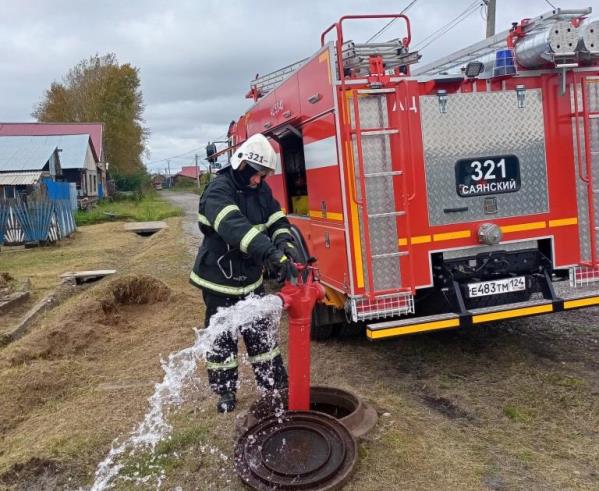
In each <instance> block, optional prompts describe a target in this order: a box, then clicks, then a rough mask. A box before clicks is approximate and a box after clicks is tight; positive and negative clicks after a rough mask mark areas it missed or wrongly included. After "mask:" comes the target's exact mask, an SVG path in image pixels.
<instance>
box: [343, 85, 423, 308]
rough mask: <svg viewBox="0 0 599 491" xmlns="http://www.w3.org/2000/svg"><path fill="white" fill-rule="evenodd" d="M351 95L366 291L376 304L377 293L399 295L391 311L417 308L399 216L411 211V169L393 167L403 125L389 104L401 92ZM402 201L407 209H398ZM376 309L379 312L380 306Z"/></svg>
mask: <svg viewBox="0 0 599 491" xmlns="http://www.w3.org/2000/svg"><path fill="white" fill-rule="evenodd" d="M349 94H351V96H349ZM350 98H351V99H352V101H351V102H349V100H348V104H351V106H352V107H353V111H349V112H350V135H351V140H352V144H353V155H354V162H353V175H354V178H353V181H354V182H353V189H354V193H353V196H352V199H353V200H354V202H355V203H356V204H357V206H358V210H359V214H360V216H359V222H360V240H361V249H362V252H363V273H364V277H365V291H366V296H367V298H368V300H369V301H370V302H371V305H375V304H373V303H372V301H373V300H374V295H375V292H376V295H377V298H378V297H379V296H381V295H382V296H385V295H386V294H387V295H390V296H393V297H394V298H395V299H396V302H395V304H394V306H393V308H392V309H391V310H394V312H393V313H392V314H387V312H385V313H386V314H387V315H398V314H403V313H407V312H413V308H414V305H413V297H412V286H411V284H410V285H405V284H403V285H402V279H401V278H402V275H401V274H400V273H401V271H400V258H401V257H402V256H406V255H408V254H409V249H408V250H399V247H398V220H397V219H398V217H402V216H406V214H407V199H408V197H407V194H406V186H405V172H404V170H403V169H402V168H400V169H397V166H396V168H395V169H394V168H393V167H392V162H393V160H392V154H391V149H392V137H393V135H396V134H398V133H399V130H398V129H397V128H391V127H390V124H389V111H388V104H392V105H394V106H395V107H396V105H397V104H398V101H397V92H396V89H395V88H376V89H375V88H368V89H357V90H353V91H351V92H348V99H350ZM398 195H399V196H400V197H401V199H399V200H398V199H397V196H398ZM398 201H399V202H400V203H401V204H400V205H399V206H401V207H403V208H402V209H398V206H397V204H396V203H397V202H398ZM406 221H407V216H406ZM408 273H410V272H408ZM405 276H406V277H408V278H410V279H409V281H410V283H411V282H412V281H413V279H412V275H411V274H408V275H405ZM372 310H373V312H371V313H372V314H373V316H374V314H376V312H374V311H375V310H376V305H375V308H373V309H372ZM381 310H383V309H382V308H381ZM362 317H363V318H365V317H366V314H365V315H363V316H362Z"/></svg>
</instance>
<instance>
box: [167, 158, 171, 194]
mask: <svg viewBox="0 0 599 491" xmlns="http://www.w3.org/2000/svg"><path fill="white" fill-rule="evenodd" d="M166 165H167V168H168V187H169V188H170V187H172V186H171V185H172V183H171V161H170V160H167V161H166Z"/></svg>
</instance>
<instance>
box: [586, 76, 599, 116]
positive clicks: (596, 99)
mask: <svg viewBox="0 0 599 491" xmlns="http://www.w3.org/2000/svg"><path fill="white" fill-rule="evenodd" d="M586 86H587V102H588V108H589V111H591V112H597V111H599V78H597V77H587V78H586Z"/></svg>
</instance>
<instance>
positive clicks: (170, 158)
mask: <svg viewBox="0 0 599 491" xmlns="http://www.w3.org/2000/svg"><path fill="white" fill-rule="evenodd" d="M226 137H227V135H226V134H225V135H222V136H219V137H218V138H214V140H223V139H224V138H226ZM203 148H204V146H201V147H197V148H193V149H191V150H188V151H187V152H183V153H180V154H178V155H171V156H170V157H164V158H163V159H158V160H152V161H151V162H146V163H145V165H146V166H149V165H155V164H159V163H160V162H166V161H167V160H173V159H178V158H184V157H185V158H187V156H189V154H193V153H195V152H197V151H198V150H202V149H203Z"/></svg>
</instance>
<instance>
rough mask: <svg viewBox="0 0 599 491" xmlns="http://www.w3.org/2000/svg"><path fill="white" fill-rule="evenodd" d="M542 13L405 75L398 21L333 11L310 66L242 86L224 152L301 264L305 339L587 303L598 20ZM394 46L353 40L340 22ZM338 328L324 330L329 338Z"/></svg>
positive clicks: (597, 189) (598, 153)
mask: <svg viewBox="0 0 599 491" xmlns="http://www.w3.org/2000/svg"><path fill="white" fill-rule="evenodd" d="M590 12H591V9H590V8H589V9H580V10H560V9H557V10H554V11H551V12H548V13H546V14H543V15H541V16H539V17H537V18H534V19H525V20H522V21H521V22H519V23H517V24H514V25H513V26H512V28H511V29H510V30H509V31H506V32H503V33H500V34H498V35H496V36H494V37H492V38H489V39H487V40H485V41H482V42H480V43H477V44H476V45H473V46H469V47H467V48H465V49H463V50H460V51H458V52H457V53H454V54H452V55H450V56H449V57H447V58H445V59H443V60H439V61H438V62H435V63H433V64H431V65H428V66H423V67H420V68H418V69H414V66H417V67H418V65H414V64H415V63H416V62H417V61H418V59H419V55H418V53H417V52H413V51H410V39H411V30H410V22H409V19H408V18H407V17H406V16H405V15H401V14H395V15H364V16H345V17H342V18H341V19H340V20H339V21H338V22H336V23H334V24H333V25H331V26H330V27H329V28H328V29H326V30H325V31H324V32H323V33H322V36H321V46H322V47H321V49H320V50H318V51H317V52H316V53H315V54H314V55H313V56H312V57H310V58H308V59H305V60H302V61H301V62H298V63H295V64H293V65H289V66H287V67H285V68H283V69H281V70H277V71H276V72H273V73H271V74H268V75H265V76H262V77H257V78H256V79H255V80H253V81H252V82H251V88H250V91H249V93H248V97H250V98H253V99H254V101H255V104H254V105H253V107H251V108H250V109H249V110H248V111H247V112H246V113H245V114H244V115H242V116H241V117H240V118H239V119H238V120H237V121H235V122H234V123H232V124H231V127H230V129H229V137H230V146H229V151H230V150H231V149H232V148H234V147H235V146H237V145H239V144H240V143H241V142H243V141H244V140H245V139H246V138H248V136H250V135H252V134H255V133H258V132H260V133H263V134H265V135H266V136H268V137H269V138H270V139H271V141H272V142H273V145H274V146H275V148H276V149H277V151H278V153H279V154H280V161H281V163H280V169H279V170H278V171H277V172H276V173H275V175H274V176H272V177H271V178H270V179H269V184H270V186H271V187H272V189H273V191H274V194H275V196H276V198H277V199H278V200H279V202H280V203H281V205H282V207H283V209H284V210H285V211H286V213H287V215H288V217H289V219H290V221H291V223H292V224H293V226H294V227H295V230H296V233H297V234H298V237H301V240H302V242H303V245H304V248H305V250H306V254H308V255H310V256H315V257H317V258H318V262H319V266H320V274H321V281H322V283H323V284H324V285H325V286H326V289H327V299H326V304H325V305H323V306H320V307H319V308H318V309H317V311H316V312H315V314H314V319H313V332H314V335H315V337H325V336H327V335H329V334H330V333H331V332H332V326H333V325H337V326H339V325H341V327H340V328H341V329H352V328H355V327H356V326H358V327H359V328H361V329H365V330H366V334H367V336H368V337H369V338H370V339H372V340H378V339H383V338H388V337H392V336H399V335H404V334H412V333H420V332H424V331H433V330H441V329H450V328H458V327H469V326H476V325H478V324H482V323H486V322H491V321H496V320H499V319H509V318H516V317H523V316H531V315H538V314H546V313H552V312H559V311H562V310H570V309H576V308H581V307H587V306H592V305H599V287H598V288H597V289H594V288H593V282H594V281H599V260H598V255H599V247H598V243H597V239H598V230H599V227H598V226H599V217H597V216H596V214H597V211H596V210H597V208H596V207H597V205H598V204H599V198H598V196H599V21H597V22H589V21H588V20H587V17H588V15H589V14H590ZM372 18H387V19H397V20H398V21H400V22H402V23H403V24H404V26H405V37H404V38H402V39H395V40H392V41H389V42H384V43H370V44H358V43H354V42H352V41H347V40H345V39H344V37H343V27H344V26H345V24H346V23H347V22H348V21H352V22H354V21H357V20H359V19H372ZM336 329H339V327H336Z"/></svg>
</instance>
